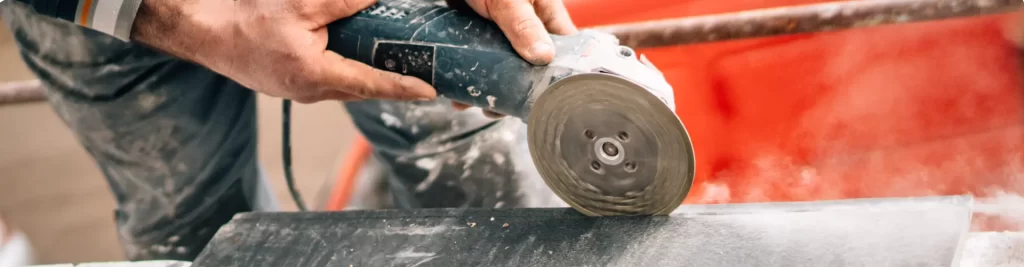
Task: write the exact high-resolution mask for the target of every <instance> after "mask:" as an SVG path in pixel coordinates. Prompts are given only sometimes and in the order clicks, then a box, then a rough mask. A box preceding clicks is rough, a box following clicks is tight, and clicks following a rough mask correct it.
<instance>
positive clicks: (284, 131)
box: [281, 99, 306, 211]
mask: <svg viewBox="0 0 1024 267" xmlns="http://www.w3.org/2000/svg"><path fill="white" fill-rule="evenodd" d="M281 108H282V109H281V158H282V159H283V160H284V180H285V182H287V183H288V191H289V192H291V194H292V200H294V201H295V206H297V207H299V211H306V203H305V202H303V201H302V196H301V195H299V190H298V189H297V188H295V177H294V175H293V174H292V136H291V135H292V126H291V125H292V123H291V117H292V101H291V100H288V99H285V100H284V101H282V103H281Z"/></svg>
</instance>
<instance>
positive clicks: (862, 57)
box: [327, 0, 1024, 230]
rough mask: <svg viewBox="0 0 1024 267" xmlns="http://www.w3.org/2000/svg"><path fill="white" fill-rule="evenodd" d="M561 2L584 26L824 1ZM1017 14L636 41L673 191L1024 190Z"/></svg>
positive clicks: (362, 145) (336, 204)
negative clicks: (690, 162) (679, 171)
mask: <svg viewBox="0 0 1024 267" xmlns="http://www.w3.org/2000/svg"><path fill="white" fill-rule="evenodd" d="M566 2H567V5H568V8H569V10H570V13H571V14H572V16H573V18H574V20H575V21H576V23H577V24H578V26H580V27H591V26H599V25H606V24H614V23H624V22H636V21H646V20H655V19H664V18H673V17H683V16H695V15H704V14H712V13H724V12H733V11H742V10H749V9H757V8H769V7H778V6H788V5H799V4H811V3H816V2H824V1H815V0H771V1H760V0H759V1H746V0H737V1H711V0H689V1H675V0H638V1H612V0H591V1H586V0H567V1H566ZM1015 18H1016V16H1015V15H1013V14H1002V15H987V16H976V17H969V18H960V19H950V20H941V21H931V22H920V23H911V24H899V25H889V26H881V27H872V28H863V29H855V30H848V31H837V32H827V33H807V34H795V35H786V36H781V37H768V38H758V39H745V40H735V41H727V42H716V43H704V44H692V45H677V46H668V47H659V48H648V49H641V50H640V51H641V52H642V53H644V54H646V55H647V56H648V58H649V59H650V60H651V61H652V62H653V63H654V64H655V65H657V66H658V67H659V68H661V70H662V71H663V72H664V74H665V76H666V77H667V78H668V80H669V82H670V83H671V84H672V85H673V86H674V88H675V97H676V103H677V106H678V111H677V113H678V115H679V116H680V118H681V119H682V120H683V122H684V123H685V124H686V126H687V129H688V130H689V131H690V134H691V135H692V140H693V142H694V148H695V150H696V153H697V154H696V162H697V175H696V180H695V184H694V189H693V191H692V192H691V193H690V195H689V197H688V198H687V199H686V201H685V202H684V203H736V202H764V201H802V200H830V199H845V198H867V197H898V196H924V195H951V194H968V193H969V194H974V195H976V196H981V197H984V196H995V195H1000V194H1021V193H1022V192H1024V90H1022V83H1021V73H1022V72H1021V65H1020V63H1021V60H1020V59H1021V58H1022V57H1021V52H1020V51H1021V50H1020V47H1019V46H1018V45H1017V43H1016V42H1014V41H1012V40H1013V39H1015V38H1014V36H1015V35H1014V34H1013V33H1015V32H1017V31H1020V32H1024V31H1022V30H1024V27H1020V26H1019V25H1022V24H1020V23H1016V22H1015V20H1016V19H1015ZM370 154H371V147H370V145H369V144H368V143H367V142H366V140H365V139H362V138H357V139H356V140H355V141H354V144H353V146H352V150H351V151H348V155H347V156H346V157H345V162H344V164H342V165H341V168H340V169H339V170H338V175H337V181H336V183H335V187H334V189H333V191H332V195H331V197H330V200H329V202H328V204H327V208H328V209H330V210H340V209H343V208H345V207H346V206H347V205H348V204H349V203H350V201H351V199H352V193H353V187H354V185H355V182H356V181H355V180H356V177H357V174H358V173H359V172H360V169H361V168H362V166H363V164H364V163H366V162H367V161H368V160H370ZM981 227H984V228H988V229H990V230H991V229H1006V228H1013V226H1012V225H1010V224H1008V223H1000V222H999V221H997V220H989V221H987V222H986V223H983V224H981ZM1017 227H1019V226H1017Z"/></svg>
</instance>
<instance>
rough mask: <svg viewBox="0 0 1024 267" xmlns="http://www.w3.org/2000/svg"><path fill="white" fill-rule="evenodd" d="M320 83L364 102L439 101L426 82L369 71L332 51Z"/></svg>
mask: <svg viewBox="0 0 1024 267" xmlns="http://www.w3.org/2000/svg"><path fill="white" fill-rule="evenodd" d="M318 69H319V70H320V71H319V75H318V76H319V77H317V78H318V80H319V81H320V82H322V85H323V86H324V87H328V88H330V90H336V91H342V92H344V93H347V94H351V95H354V96H356V97H359V98H363V99H389V100H405V101H426V100H433V99H435V98H437V90H435V89H434V87H432V86H430V85H429V84H427V83H426V82H424V81H423V80H420V79H419V78H416V77H412V76H405V75H401V74H398V73H394V72H389V71H383V70H380V69H376V68H373V67H370V66H369V65H366V64H363V63H362V62H358V61H355V60H351V59H347V58H344V57H342V56H341V55H338V54H337V53H335V52H333V51H324V57H323V64H321V67H320V68H318Z"/></svg>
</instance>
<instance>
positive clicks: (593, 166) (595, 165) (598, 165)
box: [590, 161, 601, 171]
mask: <svg viewBox="0 0 1024 267" xmlns="http://www.w3.org/2000/svg"><path fill="white" fill-rule="evenodd" d="M590 168H591V169H593V170H595V171H599V170H601V163H600V162H597V161H591V162H590Z"/></svg>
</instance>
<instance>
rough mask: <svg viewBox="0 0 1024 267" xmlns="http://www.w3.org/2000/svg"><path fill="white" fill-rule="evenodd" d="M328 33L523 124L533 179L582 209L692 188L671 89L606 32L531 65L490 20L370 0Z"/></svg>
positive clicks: (671, 203)
mask: <svg viewBox="0 0 1024 267" xmlns="http://www.w3.org/2000/svg"><path fill="white" fill-rule="evenodd" d="M327 30H328V34H329V40H328V44H327V49H329V50H331V51H335V52H337V53H339V54H340V55H342V56H344V57H346V58H349V59H353V60H357V61H360V62H363V63H365V64H368V65H370V66H373V67H375V68H378V69H382V70H387V71H392V72H396V73H401V74H404V75H408V76H413V77H416V78H419V79H422V80H423V81H426V82H427V83H429V84H431V85H433V86H434V88H436V89H437V90H438V94H439V95H441V96H443V97H445V98H448V99H451V100H453V101H456V102H461V103H464V104H469V105H472V106H475V107H480V108H483V109H487V110H491V111H495V112H498V113H502V114H506V115H510V116H513V117H518V118H520V119H523V120H524V121H525V122H526V123H527V128H528V142H529V143H530V153H531V157H532V158H533V161H534V163H535V165H537V167H538V171H539V172H540V174H541V176H542V178H543V179H544V180H545V182H546V183H547V184H548V185H549V186H550V187H551V188H552V189H553V191H555V193H556V194H557V195H558V196H559V197H561V198H562V199H563V200H565V201H566V202H567V203H568V204H569V205H570V206H572V207H574V208H576V209H577V210H578V211H581V212H582V213H584V214H587V215H595V216H601V215H650V214H667V213H668V212H670V211H671V210H673V209H674V208H675V207H677V206H678V205H679V204H680V203H681V202H682V200H683V197H685V195H686V194H687V193H688V191H689V188H690V183H692V178H693V171H692V166H693V165H694V164H693V157H692V147H691V146H690V141H689V136H688V135H687V133H686V131H685V128H683V126H682V123H681V122H680V121H679V119H678V118H677V117H676V116H675V103H674V99H673V95H672V88H671V86H670V85H669V84H668V83H667V82H666V81H665V78H664V77H663V76H662V75H661V73H660V72H659V71H658V70H657V68H655V67H654V66H653V65H652V64H650V62H649V61H647V60H646V59H645V58H643V57H642V56H640V57H638V56H637V55H635V53H634V51H633V50H631V49H630V48H627V47H622V46H620V45H619V43H618V39H616V38H615V37H614V36H612V35H609V34H606V33H602V32H596V31H590V30H583V31H581V32H580V33H578V34H575V35H572V36H558V35H552V36H551V38H552V40H553V41H554V44H555V52H556V56H555V59H554V60H553V61H552V62H551V63H550V64H548V65H545V66H537V65H532V64H530V63H529V62H527V61H525V60H524V59H523V58H521V57H520V56H519V55H518V54H517V53H516V52H515V50H514V49H513V48H512V46H511V44H510V42H509V41H508V39H507V38H506V37H505V34H504V33H503V32H502V31H501V30H500V29H499V28H498V27H497V25H496V24H494V23H493V22H491V21H489V20H487V19H485V18H483V17H481V16H479V15H477V14H475V13H473V12H471V11H462V10H456V9H452V8H448V7H446V6H440V5H436V4H432V3H429V2H425V1H418V0H379V1H378V2H377V3H376V4H375V5H373V6H371V7H369V8H367V9H365V10H363V11H361V12H359V13H357V14H356V15H353V16H351V17H349V18H345V19H342V20H339V21H336V22H333V23H331V24H329V25H327Z"/></svg>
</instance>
